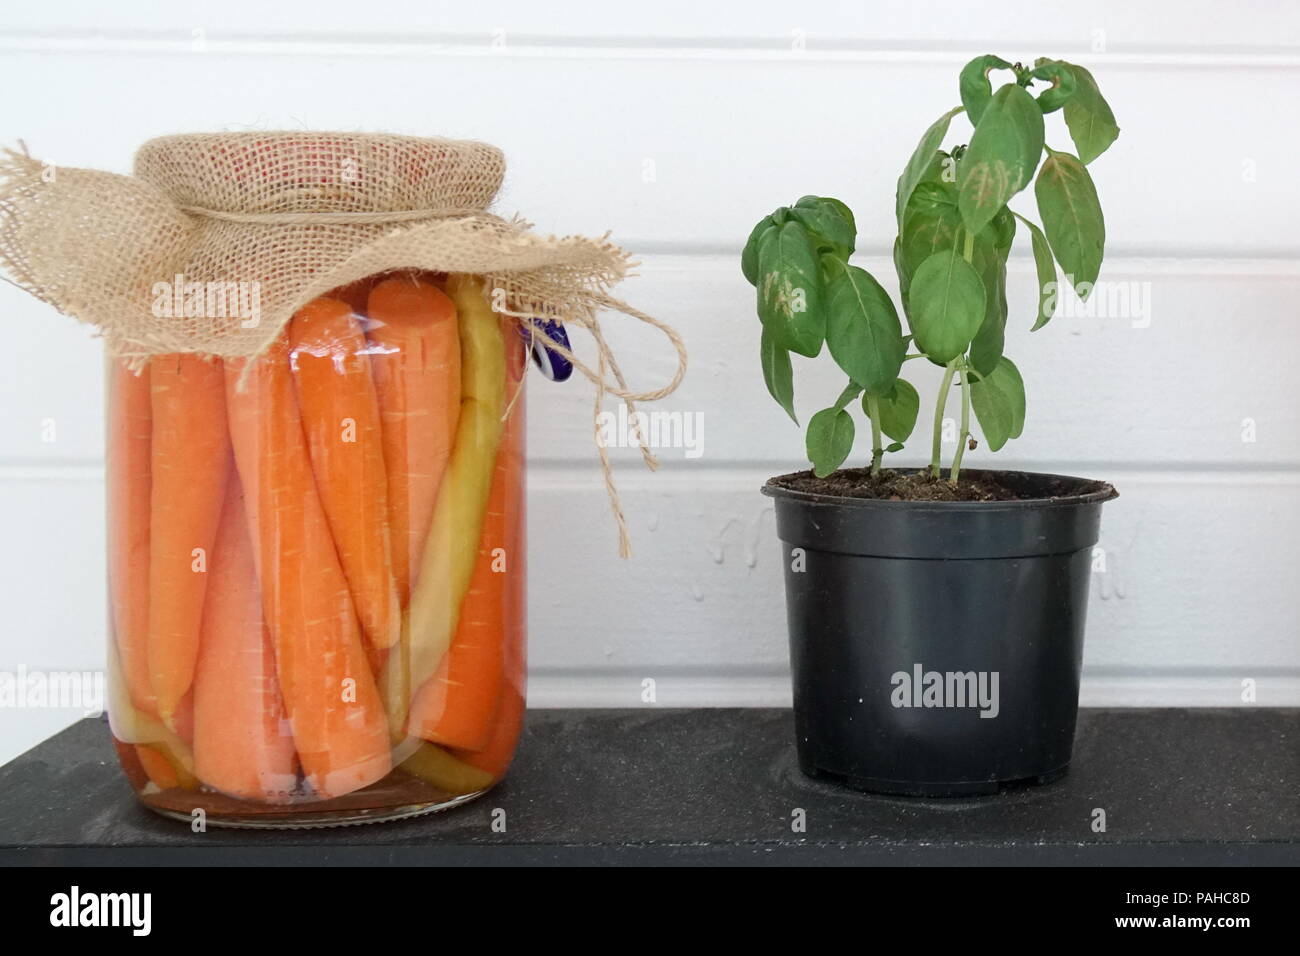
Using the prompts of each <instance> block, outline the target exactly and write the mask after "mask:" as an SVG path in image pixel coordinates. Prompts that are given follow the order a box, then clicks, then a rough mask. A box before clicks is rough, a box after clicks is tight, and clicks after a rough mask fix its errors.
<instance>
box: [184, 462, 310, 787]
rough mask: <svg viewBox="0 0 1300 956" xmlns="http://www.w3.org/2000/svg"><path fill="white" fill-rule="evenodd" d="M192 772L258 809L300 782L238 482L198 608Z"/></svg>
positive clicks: (223, 517)
mask: <svg viewBox="0 0 1300 956" xmlns="http://www.w3.org/2000/svg"><path fill="white" fill-rule="evenodd" d="M182 736H183V735H182ZM194 772H195V773H196V774H197V775H198V777H199V779H200V780H202V781H203V782H204V783H206V784H207V785H208V786H210V787H212V788H213V789H216V790H220V791H221V792H223V793H228V794H230V795H231V796H236V797H242V798H244V799H246V800H257V801H259V802H263V803H282V802H284V801H286V800H287V799H288V798H289V797H290V796H291V795H292V793H293V791H294V789H295V786H296V783H297V776H298V770H297V755H296V754H295V752H294V747H293V737H292V735H291V734H290V732H289V727H288V721H287V720H286V718H285V714H284V702H283V700H282V699H281V696H280V684H279V680H278V679H277V678H276V674H275V651H274V649H273V648H272V646H271V635H270V633H269V632H268V631H267V628H266V623H265V621H264V620H263V618H262V598H261V595H260V594H259V593H258V588H257V570H256V568H255V567H254V561H253V542H252V539H250V538H249V535H248V517H247V514H246V510H245V507H244V492H243V489H242V488H241V487H240V485H239V482H238V481H237V480H236V481H231V482H230V488H229V490H228V492H227V494H226V503H225V507H224V509H223V511H222V515H221V527H220V528H219V529H218V531H217V542H216V545H215V546H214V548H213V552H212V586H211V588H209V590H208V600H207V602H206V604H205V605H204V608H203V639H202V645H201V647H200V648H199V661H198V668H197V670H196V671H195V675H194Z"/></svg>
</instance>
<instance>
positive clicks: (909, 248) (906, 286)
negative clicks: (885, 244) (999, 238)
mask: <svg viewBox="0 0 1300 956" xmlns="http://www.w3.org/2000/svg"><path fill="white" fill-rule="evenodd" d="M919 195H920V190H918V192H917V196H919ZM960 228H961V213H959V212H958V211H957V207H956V206H955V205H950V204H945V203H938V202H936V203H934V204H928V205H918V201H917V198H916V197H914V198H913V200H912V207H911V209H909V210H908V213H907V217H906V221H905V225H904V227H903V232H902V234H901V235H900V236H899V237H898V246H897V248H896V250H895V255H894V264H895V267H896V268H897V269H898V279H899V287H900V288H901V289H902V290H903V293H904V295H905V296H907V295H910V294H911V282H912V277H913V276H914V275H915V274H916V270H917V269H918V268H919V267H920V265H921V263H922V262H924V261H925V260H926V259H928V258H930V256H932V255H934V254H935V253H936V252H942V251H943V250H945V249H951V248H952V247H953V246H954V245H955V244H956V241H957V233H958V230H959V229H960ZM903 304H904V306H906V307H908V308H910V304H909V302H908V300H907V299H906V298H905V299H904V300H903Z"/></svg>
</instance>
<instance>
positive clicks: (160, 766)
mask: <svg viewBox="0 0 1300 956" xmlns="http://www.w3.org/2000/svg"><path fill="white" fill-rule="evenodd" d="M135 752H136V756H138V757H139V758H140V766H141V768H143V770H144V772H145V773H146V774H148V775H149V779H150V780H151V781H152V782H153V784H154V786H156V787H157V788H158V789H159V790H171V789H172V788H173V787H179V786H180V785H181V775H180V772H179V771H178V770H177V768H176V767H174V766H173V765H172V763H171V761H169V760H168V759H167V757H166V756H165V755H164V754H163V752H162V751H161V750H159V749H158V748H156V747H153V746H151V745H149V744H140V745H138V746H137V747H136V748H135ZM186 789H191V788H188V787H187V788H186Z"/></svg>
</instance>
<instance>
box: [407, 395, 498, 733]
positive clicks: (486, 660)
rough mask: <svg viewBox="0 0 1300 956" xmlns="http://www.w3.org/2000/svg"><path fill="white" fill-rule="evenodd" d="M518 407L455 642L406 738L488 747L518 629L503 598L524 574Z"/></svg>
mask: <svg viewBox="0 0 1300 956" xmlns="http://www.w3.org/2000/svg"><path fill="white" fill-rule="evenodd" d="M521 411H522V407H521V406H518V405H517V406H516V408H515V409H514V411H513V412H512V413H511V417H510V418H509V419H508V420H507V423H506V430H505V432H504V435H503V437H502V441H501V447H500V449H499V450H498V451H497V460H496V466H495V469H494V474H493V476H492V490H491V492H490V493H489V497H488V505H487V511H486V512H485V513H484V516H483V533H482V535H481V537H480V539H479V551H478V559H477V561H476V563H475V566H474V574H473V577H472V578H471V579H470V584H469V590H468V591H467V592H465V597H464V598H463V599H462V601H461V605H460V617H459V619H458V621H457V624H456V636H455V637H454V638H453V639H452V642H451V645H450V647H448V649H447V654H446V656H445V657H444V658H443V659H442V663H441V664H440V665H439V667H438V670H437V672H436V673H435V674H434V676H433V677H432V678H430V679H429V680H428V681H426V682H425V683H424V685H423V686H422V687H421V688H420V690H419V691H418V693H417V694H416V696H415V699H414V700H413V701H412V703H411V714H410V718H409V723H408V728H407V729H408V732H409V733H411V734H413V735H414V736H417V737H423V738H424V739H425V740H431V741H433V742H434V743H440V744H445V745H447V746H449V747H459V748H463V749H468V750H478V749H480V748H482V747H484V746H486V745H487V743H488V740H489V738H490V736H491V734H492V730H493V720H494V718H495V717H496V713H497V708H498V705H499V704H500V702H501V697H502V693H503V687H502V682H503V679H504V677H505V654H506V644H507V641H508V635H509V631H510V629H511V628H512V627H514V626H515V623H516V622H515V621H514V620H512V619H511V617H510V615H511V611H512V608H510V607H509V606H508V603H509V602H508V593H509V591H510V589H511V587H512V585H513V583H514V581H516V580H518V579H520V578H521V577H522V574H523V567H522V563H517V562H522V552H523V539H522V535H521V531H522V528H521V527H520V526H519V524H518V523H517V522H516V521H515V520H514V517H515V516H514V514H513V512H514V510H515V508H516V507H517V506H518V503H519V501H520V499H521V497H522V496H521V494H520V492H521V490H522V489H521V488H520V484H521V481H522V464H523V463H522V456H521V454H520V451H519V446H518V444H517V442H516V437H515V436H516V432H517V431H518V429H519V425H520V417H521V415H520V412H521Z"/></svg>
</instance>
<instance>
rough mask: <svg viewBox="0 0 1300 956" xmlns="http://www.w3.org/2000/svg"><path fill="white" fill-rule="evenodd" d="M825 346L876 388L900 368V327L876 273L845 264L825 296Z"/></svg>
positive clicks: (857, 376) (848, 371) (850, 372)
mask: <svg viewBox="0 0 1300 956" xmlns="http://www.w3.org/2000/svg"><path fill="white" fill-rule="evenodd" d="M826 345H827V347H829V348H830V350H831V356H832V357H833V358H834V359H835V361H836V363H838V364H839V367H840V368H842V369H843V370H844V373H845V374H846V375H848V377H849V378H851V379H852V380H853V381H854V382H855V383H857V384H858V385H861V386H862V387H863V388H879V387H881V386H883V385H887V384H888V383H890V382H892V381H893V380H894V379H895V378H897V377H898V370H899V369H900V368H902V367H903V352H904V350H905V347H904V345H903V326H902V324H901V323H900V322H899V321H898V312H897V311H895V309H894V303H893V302H892V301H890V298H889V293H887V292H886V291H885V290H884V289H883V288H881V286H880V283H879V282H877V281H876V280H875V277H874V276H872V275H871V273H869V272H867V271H866V270H865V269H859V268H858V267H857V266H845V267H844V268H843V269H842V270H841V271H840V274H839V275H838V276H836V277H835V279H834V280H832V282H831V284H830V288H829V290H828V295H827V314H826Z"/></svg>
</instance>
